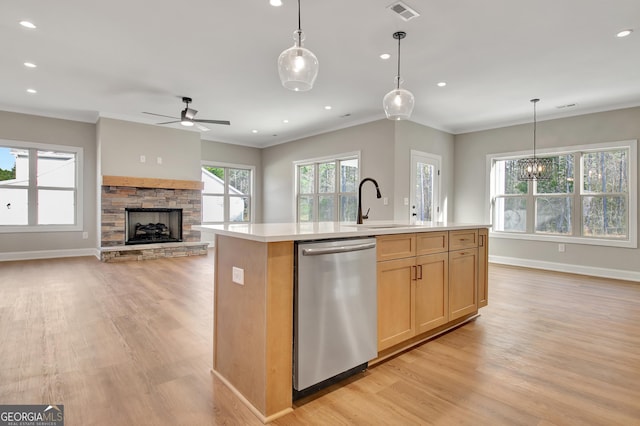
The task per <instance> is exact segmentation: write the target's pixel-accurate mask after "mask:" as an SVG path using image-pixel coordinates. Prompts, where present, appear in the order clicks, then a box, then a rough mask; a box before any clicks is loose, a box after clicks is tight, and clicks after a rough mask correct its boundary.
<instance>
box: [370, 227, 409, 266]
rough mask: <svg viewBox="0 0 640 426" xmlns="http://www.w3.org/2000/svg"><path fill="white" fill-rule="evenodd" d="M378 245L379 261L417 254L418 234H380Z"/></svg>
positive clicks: (377, 238) (377, 239) (377, 240)
mask: <svg viewBox="0 0 640 426" xmlns="http://www.w3.org/2000/svg"><path fill="white" fill-rule="evenodd" d="M376 245H377V250H376V253H377V260H378V261H380V260H392V259H402V258H404V257H411V256H415V255H416V234H393V235H379V236H377V237H376Z"/></svg>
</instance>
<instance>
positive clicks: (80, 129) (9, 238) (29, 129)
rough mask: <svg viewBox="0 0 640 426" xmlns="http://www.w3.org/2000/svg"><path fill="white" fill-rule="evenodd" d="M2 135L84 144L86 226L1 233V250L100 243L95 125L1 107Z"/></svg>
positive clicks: (83, 246) (81, 247) (71, 247)
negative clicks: (81, 227) (75, 229)
mask: <svg viewBox="0 0 640 426" xmlns="http://www.w3.org/2000/svg"><path fill="white" fill-rule="evenodd" d="M0 139H9V140H19V141H26V142H36V143H43V144H54V145H69V146H79V147H82V148H83V151H84V153H83V155H84V167H83V226H84V230H85V231H87V232H88V233H89V238H88V239H86V240H84V239H82V231H72V232H71V231H70V232H21V233H15V234H12V233H2V234H0V254H2V253H20V252H28V251H29V252H32V251H48V250H80V251H82V250H87V249H94V248H95V247H96V246H97V234H96V206H97V196H96V143H95V141H96V126H95V125H94V124H89V123H81V122H77V121H69V120H59V119H55V118H46V117H39V116H34V115H27V114H17V113H12V112H4V111H0Z"/></svg>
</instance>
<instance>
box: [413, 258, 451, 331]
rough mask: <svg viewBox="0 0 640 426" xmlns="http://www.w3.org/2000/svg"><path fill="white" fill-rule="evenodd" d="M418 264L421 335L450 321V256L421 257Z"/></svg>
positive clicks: (418, 326)
mask: <svg viewBox="0 0 640 426" xmlns="http://www.w3.org/2000/svg"><path fill="white" fill-rule="evenodd" d="M416 264H417V265H416V267H417V277H416V281H415V286H416V297H415V312H416V313H415V316H416V334H420V333H424V332H425V331H429V330H432V329H434V328H436V327H439V326H441V325H443V324H446V323H447V321H448V320H449V315H448V309H449V306H448V304H449V288H448V282H449V278H448V275H449V256H448V253H446V252H445V253H437V254H429V255H426V256H419V257H418V258H417V261H416Z"/></svg>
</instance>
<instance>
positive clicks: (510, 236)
mask: <svg viewBox="0 0 640 426" xmlns="http://www.w3.org/2000/svg"><path fill="white" fill-rule="evenodd" d="M489 236H490V237H491V238H504V239H507V240H529V241H544V242H549V243H567V244H583V245H589V246H606V247H622V248H638V244H637V241H636V238H635V237H632V238H631V239H627V240H613V239H604V238H586V237H572V236H563V235H541V234H525V233H516V232H499V231H490V233H489Z"/></svg>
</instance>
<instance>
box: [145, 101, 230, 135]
mask: <svg viewBox="0 0 640 426" xmlns="http://www.w3.org/2000/svg"><path fill="white" fill-rule="evenodd" d="M182 102H184V103H185V108H184V109H183V110H182V111H180V118H178V117H171V116H170V115H163V114H156V113H154V112H143V114H149V115H157V116H158V117H167V118H173V119H174V121H165V122H162V123H156V124H173V123H180V124H182V125H183V126H185V127H193V126H195V127H197V128H198V129H199V130H200V131H202V132H207V131H209V130H211V129H210V128H208V127H206V126H203V125H202V124H199V123H209V124H224V125H227V126H228V125H229V124H231V122H230V121H227V120H200V119H197V118H195V116H196V114H197V113H198V110H195V109H193V108H189V104H190V103H191V102H192V99H191V98H188V97H186V96H183V97H182Z"/></svg>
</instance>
